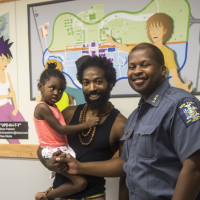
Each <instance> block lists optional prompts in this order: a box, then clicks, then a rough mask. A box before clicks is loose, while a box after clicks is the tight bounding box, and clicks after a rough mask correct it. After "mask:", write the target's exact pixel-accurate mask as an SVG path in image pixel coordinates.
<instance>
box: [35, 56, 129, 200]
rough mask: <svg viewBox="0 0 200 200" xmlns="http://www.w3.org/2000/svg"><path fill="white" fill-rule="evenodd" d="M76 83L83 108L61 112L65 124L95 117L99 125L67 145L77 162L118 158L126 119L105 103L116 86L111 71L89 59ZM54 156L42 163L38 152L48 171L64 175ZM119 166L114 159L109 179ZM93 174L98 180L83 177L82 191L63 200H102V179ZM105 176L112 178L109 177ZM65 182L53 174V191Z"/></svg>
mask: <svg viewBox="0 0 200 200" xmlns="http://www.w3.org/2000/svg"><path fill="white" fill-rule="evenodd" d="M77 79H78V81H79V82H80V83H81V84H82V89H83V93H84V96H85V100H86V104H82V105H79V106H70V107H67V108H66V109H65V110H64V111H63V116H64V119H65V121H66V124H69V125H74V124H78V123H84V122H85V121H86V120H87V119H88V118H89V117H90V118H91V117H95V116H99V118H100V125H99V126H96V127H93V128H90V129H89V130H87V131H82V132H78V133H77V134H71V135H69V137H68V142H69V144H70V146H72V148H73V149H74V151H75V152H76V158H77V160H79V161H81V162H90V161H105V160H109V159H111V158H112V157H113V155H114V154H115V153H116V152H117V150H118V149H119V154H121V149H122V143H121V142H120V138H121V137H122V135H123V130H124V125H125V122H126V118H125V117H124V116H123V115H122V114H121V113H120V112H119V111H118V110H117V109H115V108H114V106H113V105H112V103H111V102H110V101H109V98H110V92H111V90H112V88H113V86H114V85H115V82H116V71H115V68H114V67H113V65H112V63H111V62H110V61H109V60H107V59H106V58H101V57H97V56H96V57H90V56H89V57H88V58H87V59H86V60H85V61H84V62H83V63H82V64H81V65H80V67H79V69H78V72H77ZM58 155H59V152H57V153H56V154H54V156H53V157H52V158H51V159H49V160H44V159H42V157H41V149H40V148H39V149H38V157H39V159H40V161H41V162H42V163H43V164H44V165H45V166H46V167H47V168H48V169H51V170H55V171H56V172H59V170H60V172H62V171H66V167H67V165H66V164H65V163H57V162H56V157H57V156H58ZM123 164H124V162H123V161H122V159H116V165H115V169H114V168H113V169H112V170H113V176H115V174H114V173H116V174H119V171H120V173H121V174H123V170H122V166H123ZM105 167H106V166H105ZM105 171H106V170H105ZM116 171H117V172H116ZM96 174H97V176H98V177H97V176H90V175H87V176H86V178H87V181H88V185H87V187H86V189H85V190H84V191H82V192H80V193H77V194H75V195H72V196H68V197H64V198H63V199H96V200H104V199H105V196H104V195H105V179H104V178H103V176H104V175H101V174H99V173H98V172H97V173H96ZM100 176H101V177H100ZM109 176H112V175H110V174H109ZM67 181H68V180H67V179H66V178H61V176H60V174H59V173H57V174H56V178H55V181H54V188H56V187H58V186H59V185H60V184H62V183H63V182H67ZM123 184H124V182H123ZM123 186H124V187H121V188H124V190H122V189H121V191H120V192H123V191H125V192H126V187H125V184H124V185H123Z"/></svg>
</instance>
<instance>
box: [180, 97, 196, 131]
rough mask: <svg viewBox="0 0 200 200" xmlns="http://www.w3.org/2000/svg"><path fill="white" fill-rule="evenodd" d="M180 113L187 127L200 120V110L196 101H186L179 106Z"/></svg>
mask: <svg viewBox="0 0 200 200" xmlns="http://www.w3.org/2000/svg"><path fill="white" fill-rule="evenodd" d="M178 112H179V115H180V116H181V119H182V120H183V122H184V124H185V126H186V127H189V126H190V125H191V124H193V123H194V122H196V121H198V120H200V109H199V107H198V106H197V104H196V103H195V102H194V101H186V102H184V103H182V104H181V105H179V107H178Z"/></svg>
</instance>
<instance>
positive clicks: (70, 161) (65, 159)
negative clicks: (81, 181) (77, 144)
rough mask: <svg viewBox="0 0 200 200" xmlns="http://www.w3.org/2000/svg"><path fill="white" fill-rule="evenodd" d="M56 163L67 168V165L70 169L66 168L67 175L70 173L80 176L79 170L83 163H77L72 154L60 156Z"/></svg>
mask: <svg viewBox="0 0 200 200" xmlns="http://www.w3.org/2000/svg"><path fill="white" fill-rule="evenodd" d="M56 161H57V162H58V163H59V164H60V165H65V166H66V164H67V166H68V169H66V168H65V170H67V173H69V174H79V171H78V170H79V165H80V164H81V163H80V162H79V161H77V160H76V159H75V158H73V157H72V156H71V155H70V154H66V155H60V156H58V157H56ZM65 172H66V171H65Z"/></svg>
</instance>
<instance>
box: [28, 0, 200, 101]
mask: <svg viewBox="0 0 200 200" xmlns="http://www.w3.org/2000/svg"><path fill="white" fill-rule="evenodd" d="M113 5H114V6H113ZM28 13H29V47H30V71H31V73H30V77H31V84H30V85H31V99H34V98H35V97H36V96H37V87H36V85H37V79H38V77H39V74H40V73H41V71H42V70H43V69H44V66H45V63H46V62H47V61H49V60H51V59H56V60H58V61H59V62H61V63H62V66H63V73H64V74H65V75H66V78H67V82H68V87H72V88H75V89H77V90H81V85H80V84H79V83H78V81H77V80H76V72H77V69H76V64H75V62H76V60H77V59H78V58H79V57H81V56H83V55H91V56H95V55H97V56H102V57H107V58H108V59H109V60H110V61H112V62H113V65H114V67H115V69H116V74H117V82H116V85H115V87H114V89H113V91H112V93H111V95H112V97H128V96H137V93H134V92H133V90H132V89H131V88H130V86H129V84H128V81H127V67H128V51H127V50H126V48H120V46H119V45H118V44H123V45H125V46H126V47H128V50H130V49H131V48H133V47H134V46H135V45H136V44H138V43H141V42H152V43H153V41H152V38H150V36H149V34H148V30H147V29H148V28H147V21H148V19H149V18H151V17H152V16H154V15H155V14H159V13H164V14H166V15H167V16H168V17H169V18H170V19H171V29H170V30H169V31H171V32H170V35H169V37H168V38H167V39H166V40H163V45H164V46H165V47H166V48H167V49H169V51H170V52H172V57H171V59H173V60H174V65H175V68H176V70H177V72H178V77H179V79H180V81H181V82H182V83H184V82H187V81H190V86H191V85H192V88H193V92H194V94H198V93H199V91H200V81H199V69H198V65H199V55H198V56H197V57H195V64H194V65H193V66H192V70H191V67H190V66H189V63H188V62H187V61H188V60H189V59H192V57H193V56H192V53H191V52H192V49H191V48H190V45H195V44H194V43H193V40H194V39H193V38H192V37H191V38H190V37H189V36H191V35H192V34H195V32H193V30H192V29H190V27H191V25H193V21H194V20H190V19H191V13H190V4H189V2H188V1H187V0H177V1H173V0H168V1H165V0H124V1H123V2H122V1H120V0H109V1H105V0H95V1H94V0H84V1H81V0H75V1H51V2H46V3H42V4H32V5H29V6H28ZM159 18H160V17H159V15H158V17H157V19H159ZM163 23H165V22H161V25H163ZM167 29H169V28H167ZM189 32H191V34H190V35H189ZM189 39H190V40H191V41H189ZM192 43H193V44H192ZM189 50H190V51H191V52H189ZM198 53H199V51H198ZM166 55H167V56H166V57H169V56H171V53H167V54H166ZM188 55H190V58H188ZM170 67H171V66H169V67H168V66H167V68H168V69H169V72H168V75H167V78H168V79H169V81H170V82H171V83H172V85H175V86H176V84H175V82H174V81H173V77H172V75H171V74H170Z"/></svg>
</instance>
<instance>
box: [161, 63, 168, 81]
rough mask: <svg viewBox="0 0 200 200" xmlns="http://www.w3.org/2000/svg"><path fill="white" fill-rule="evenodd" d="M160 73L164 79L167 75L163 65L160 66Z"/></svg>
mask: <svg viewBox="0 0 200 200" xmlns="http://www.w3.org/2000/svg"><path fill="white" fill-rule="evenodd" d="M161 73H162V77H164V78H166V75H167V68H166V66H165V65H162V66H161Z"/></svg>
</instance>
